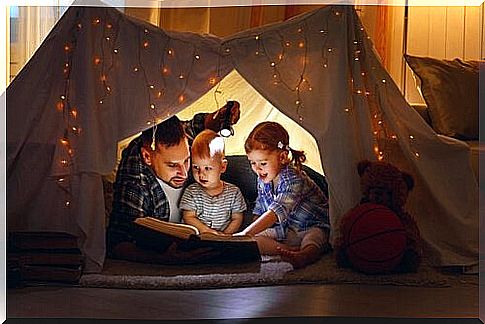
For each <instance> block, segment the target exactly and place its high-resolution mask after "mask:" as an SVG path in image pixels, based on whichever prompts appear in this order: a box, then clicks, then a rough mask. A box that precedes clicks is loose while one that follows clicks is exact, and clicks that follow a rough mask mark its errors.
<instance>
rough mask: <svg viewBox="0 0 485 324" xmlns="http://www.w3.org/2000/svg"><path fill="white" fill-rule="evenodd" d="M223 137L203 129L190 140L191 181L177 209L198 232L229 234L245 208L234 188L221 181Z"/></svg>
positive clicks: (185, 220) (235, 230) (241, 196)
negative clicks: (193, 180)
mask: <svg viewBox="0 0 485 324" xmlns="http://www.w3.org/2000/svg"><path fill="white" fill-rule="evenodd" d="M226 167H227V160H226V159H225V156H224V139H223V138H222V137H220V136H219V135H218V134H217V133H216V132H214V131H212V130H204V131H202V132H201V133H200V134H199V135H197V137H196V138H195V139H194V142H193V143H192V174H193V176H194V179H195V181H196V182H195V183H193V184H191V185H190V186H188V187H187V189H185V192H184V193H183V195H182V199H181V200H180V209H181V210H182V212H183V220H184V222H185V223H186V224H190V225H193V226H195V227H197V229H198V230H199V231H200V232H201V233H204V232H210V233H213V234H219V235H230V234H232V233H235V232H237V231H238V230H239V228H240V227H241V224H242V221H243V212H244V211H245V210H246V203H245V202H244V197H243V195H242V194H241V191H240V190H239V188H238V187H236V186H235V185H233V184H230V183H227V182H225V181H222V180H221V174H222V173H223V172H225V171H226Z"/></svg>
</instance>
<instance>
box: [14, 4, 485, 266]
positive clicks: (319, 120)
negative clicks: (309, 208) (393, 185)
mask: <svg viewBox="0 0 485 324" xmlns="http://www.w3.org/2000/svg"><path fill="white" fill-rule="evenodd" d="M233 70H237V73H239V74H240V75H241V76H242V77H243V78H244V79H245V80H246V81H247V82H248V83H249V84H250V85H251V86H252V87H253V88H254V89H255V90H256V91H257V92H259V93H260V94H261V95H262V96H263V97H264V98H265V99H266V100H267V101H268V102H270V103H271V104H272V105H273V106H274V107H276V108H277V109H278V110H279V111H280V112H282V113H283V114H285V115H286V116H288V117H289V118H291V119H292V120H294V121H295V122H296V123H298V124H299V125H301V126H302V127H303V128H304V129H306V130H307V131H308V132H309V133H310V134H312V135H313V137H314V138H315V140H316V143H317V145H318V148H319V151H320V154H321V162H322V165H323V170H324V171H325V175H326V178H327V181H328V184H329V191H330V213H331V219H332V224H333V226H334V227H333V228H334V229H335V228H336V224H337V223H338V221H339V219H340V217H341V216H342V215H343V214H344V213H345V212H346V211H347V210H348V209H350V208H352V207H353V206H355V205H356V204H357V203H358V201H359V199H360V189H359V178H358V176H357V173H356V164H357V162H358V161H360V160H362V159H372V160H376V159H380V160H384V161H389V162H391V163H394V164H395V165H397V166H398V167H400V168H402V169H403V170H406V171H408V172H410V173H411V174H413V175H414V178H415V180H416V188H415V190H414V191H413V192H412V194H411V196H410V200H409V201H408V205H407V209H408V210H409V211H410V213H412V214H413V215H414V216H415V217H416V219H417V222H418V225H419V227H420V229H421V232H422V235H423V237H424V239H425V241H426V243H427V252H428V253H429V257H430V260H431V261H432V262H433V264H435V265H472V264H476V263H477V262H478V185H477V182H476V180H475V178H474V176H473V173H472V170H471V167H470V163H469V149H468V146H467V145H466V144H465V143H463V142H460V141H458V140H454V139H452V138H448V137H444V136H439V135H437V134H436V133H435V132H434V131H433V130H432V129H431V128H430V127H429V126H428V125H427V124H426V123H425V122H424V121H423V120H422V119H421V117H420V116H419V115H418V113H416V112H415V111H414V110H413V109H412V108H411V107H410V106H409V105H408V103H407V102H406V101H405V99H404V98H403V96H402V95H401V93H400V91H399V89H398V88H397V86H396V85H395V84H394V83H393V81H392V79H391V77H390V76H389V74H388V73H387V72H386V71H385V69H384V68H383V67H382V65H381V63H380V61H379V58H378V56H377V54H376V52H375V51H374V49H373V44H372V41H371V40H370V39H369V37H368V36H367V34H366V32H365V30H364V28H363V26H362V24H361V22H360V21H359V18H358V16H357V14H356V12H355V10H354V8H353V7H352V6H328V7H324V8H322V9H318V10H316V11H312V12H308V13H305V14H303V15H300V16H298V17H294V18H293V19H290V20H288V21H285V22H282V23H277V24H272V25H267V26H263V27H260V28H256V29H251V30H247V31H244V32H241V33H238V34H236V35H233V36H230V37H227V38H223V39H220V38H217V37H215V36H212V35H198V34H194V33H182V32H168V31H164V30H161V29H159V28H157V27H155V26H153V25H150V24H148V23H145V22H142V21H139V20H136V19H133V18H130V17H127V16H125V15H124V14H122V13H120V12H119V11H117V10H115V9H113V8H103V7H82V6H73V7H71V8H69V10H68V11H67V12H66V14H65V15H64V16H63V17H62V19H61V20H60V21H59V22H58V23H57V25H56V26H55V27H54V29H53V30H52V31H51V33H50V34H49V35H48V36H47V38H46V39H45V41H44V43H43V44H42V45H41V47H40V48H39V49H38V50H37V52H36V53H35V55H34V56H33V57H32V59H31V60H30V61H29V62H28V63H27V65H26V66H25V67H24V69H23V70H22V71H21V73H20V74H19V75H18V76H17V77H16V78H15V79H14V80H13V82H12V83H11V84H10V86H9V87H8V89H7V125H8V127H7V224H8V231H14V230H50V231H54V230H56V231H66V232H70V233H73V234H76V235H78V236H79V237H80V244H81V247H82V250H83V251H84V253H85V255H86V257H87V267H86V271H88V272H97V271H100V270H101V268H102V265H103V262H104V257H105V217H104V209H105V206H104V199H103V184H102V176H103V175H105V174H109V173H110V172H111V171H112V170H113V169H114V167H115V161H116V149H117V142H118V141H120V140H122V139H124V138H126V137H128V136H130V135H133V134H134V133H136V132H139V131H141V130H143V129H145V128H147V127H150V126H151V125H153V123H157V122H160V121H162V120H164V119H166V118H167V117H169V116H171V115H173V114H175V113H178V112H180V111H182V110H183V109H184V108H186V107H187V106H189V105H190V104H191V103H193V102H194V101H196V100H197V99H199V98H200V97H201V96H202V95H204V94H205V93H207V92H208V91H209V90H210V89H212V88H214V87H216V86H217V84H218V82H219V81H221V80H222V79H223V78H224V77H225V76H226V75H228V74H229V73H230V72H231V71H233ZM242 109H243V112H244V105H243V107H242ZM208 110H210V111H212V110H214V107H210V109H208ZM240 123H241V122H240ZM252 126H253V125H250V126H249V127H252ZM334 235H335V233H334Z"/></svg>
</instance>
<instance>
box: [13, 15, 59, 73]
mask: <svg viewBox="0 0 485 324" xmlns="http://www.w3.org/2000/svg"><path fill="white" fill-rule="evenodd" d="M66 9H67V7H47V6H46V7H25V6H14V7H11V8H10V30H11V35H10V36H11V37H10V74H11V77H14V76H15V75H17V74H18V72H19V71H20V70H21V69H22V67H23V66H24V65H25V64H26V63H27V61H28V60H29V59H30V58H31V57H32V55H33V54H34V52H35V51H36V50H37V48H38V47H39V46H40V44H41V43H42V42H43V40H44V39H45V37H46V36H47V34H48V33H49V32H50V31H51V29H52V27H53V26H54V25H55V23H56V22H57V21H58V20H59V18H60V17H61V16H62V14H63V13H64V11H65V10H66Z"/></svg>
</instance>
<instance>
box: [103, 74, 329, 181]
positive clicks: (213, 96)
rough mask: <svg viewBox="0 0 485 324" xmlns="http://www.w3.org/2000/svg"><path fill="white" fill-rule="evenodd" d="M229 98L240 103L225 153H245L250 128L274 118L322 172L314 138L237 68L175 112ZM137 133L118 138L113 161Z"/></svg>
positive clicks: (209, 107) (186, 114)
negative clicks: (237, 120)
mask: <svg viewBox="0 0 485 324" xmlns="http://www.w3.org/2000/svg"><path fill="white" fill-rule="evenodd" d="M229 100H236V101H238V102H239V103H240V104H241V117H240V119H239V122H238V123H237V124H236V125H234V135H233V136H230V137H228V138H226V139H225V143H226V155H245V154H246V153H245V152H244V141H245V140H246V138H247V137H248V135H249V133H250V132H251V130H252V129H253V128H254V127H255V126H256V125H257V124H258V123H260V122H262V121H274V122H277V123H280V124H281V125H283V127H284V128H285V129H286V130H287V131H288V133H289V134H290V147H292V148H294V149H297V150H303V151H304V152H305V154H306V161H305V164H306V165H307V166H309V167H310V168H312V169H313V170H315V171H317V172H318V173H320V174H322V175H323V174H324V172H323V167H322V160H321V157H320V151H319V149H318V145H317V142H316V140H315V138H314V137H313V136H312V135H311V134H310V133H309V132H308V131H307V130H305V129H304V128H303V127H301V126H300V125H299V124H298V123H297V122H295V121H294V120H292V119H290V118H289V117H288V116H286V115H285V114H283V113H282V112H280V111H279V110H278V109H277V108H276V107H274V106H273V105H272V104H271V103H270V102H268V101H267V100H266V99H265V98H264V97H263V96H262V95H261V94H259V93H258V92H257V91H256V90H255V89H254V88H253V87H252V86H251V85H250V84H249V83H248V82H247V81H246V80H245V79H244V78H243V77H242V76H241V75H240V74H239V73H238V72H237V71H236V70H233V71H232V72H231V73H229V74H228V75H227V76H226V77H225V78H224V79H222V80H221V81H220V82H219V84H218V85H216V86H215V87H214V88H212V89H211V90H210V91H208V92H207V93H206V94H204V95H203V96H202V97H200V98H199V99H198V100H196V101H195V102H194V103H192V104H191V105H190V106H188V107H187V108H185V109H184V110H182V111H181V112H179V113H178V114H177V116H178V117H179V118H180V119H181V120H189V119H192V117H193V116H194V115H195V114H197V113H200V112H212V111H215V110H217V109H218V108H220V107H222V106H223V105H224V104H225V103H226V102H227V101H229ZM139 134H140V133H137V134H135V135H133V136H130V137H128V138H125V139H123V140H121V141H120V142H118V152H117V163H116V165H118V163H119V161H120V160H121V152H122V151H123V149H124V148H125V147H127V146H128V144H129V143H130V141H131V140H132V139H133V138H135V137H136V136H138V135H139ZM115 175H116V169H115V170H114V171H113V174H112V179H111V177H110V180H113V181H114V176H115Z"/></svg>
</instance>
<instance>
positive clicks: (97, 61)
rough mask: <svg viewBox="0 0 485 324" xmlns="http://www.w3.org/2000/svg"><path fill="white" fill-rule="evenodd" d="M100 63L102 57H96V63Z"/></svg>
mask: <svg viewBox="0 0 485 324" xmlns="http://www.w3.org/2000/svg"><path fill="white" fill-rule="evenodd" d="M99 63H101V59H100V58H99V57H95V58H94V64H96V65H98V64H99Z"/></svg>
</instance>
